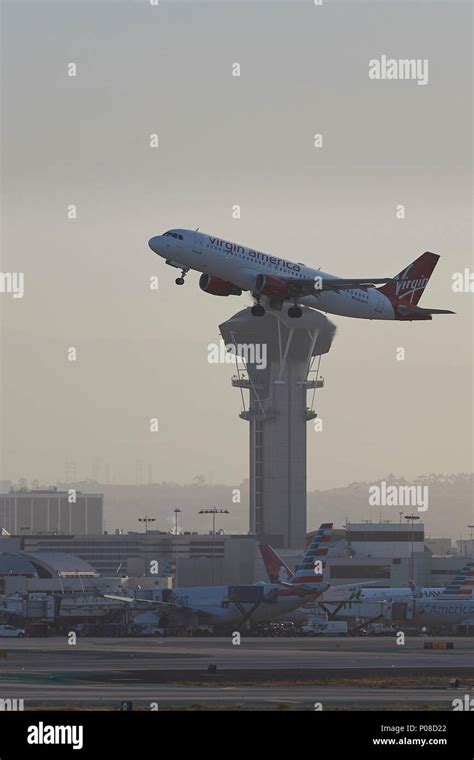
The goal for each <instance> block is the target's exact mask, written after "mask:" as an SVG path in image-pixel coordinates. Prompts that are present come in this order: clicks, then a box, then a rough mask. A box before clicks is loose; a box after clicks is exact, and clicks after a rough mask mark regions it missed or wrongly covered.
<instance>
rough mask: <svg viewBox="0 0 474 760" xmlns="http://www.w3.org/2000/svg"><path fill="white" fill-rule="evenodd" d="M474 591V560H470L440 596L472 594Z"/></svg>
mask: <svg viewBox="0 0 474 760" xmlns="http://www.w3.org/2000/svg"><path fill="white" fill-rule="evenodd" d="M473 592H474V562H468V563H467V565H465V566H464V567H463V569H462V570H460V571H459V573H458V574H457V575H455V576H454V578H453V580H452V581H451V583H450V584H449V586H447V587H446V588H445V589H444V591H442V592H441V594H440V596H449V595H451V596H453V595H458V594H463V595H468V596H470V595H471V594H472V593H473Z"/></svg>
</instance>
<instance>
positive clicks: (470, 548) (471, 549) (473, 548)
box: [466, 525, 474, 557]
mask: <svg viewBox="0 0 474 760" xmlns="http://www.w3.org/2000/svg"><path fill="white" fill-rule="evenodd" d="M466 527H467V528H469V530H470V534H469V552H470V554H469V556H470V557H473V556H474V547H473V545H472V531H473V530H474V525H467V526H466Z"/></svg>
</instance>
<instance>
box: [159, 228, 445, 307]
mask: <svg viewBox="0 0 474 760" xmlns="http://www.w3.org/2000/svg"><path fill="white" fill-rule="evenodd" d="M148 245H149V247H150V248H151V250H152V251H153V252H154V253H156V254H157V255H158V256H161V257H162V258H164V259H165V261H166V263H167V264H169V265H170V266H172V267H176V268H177V269H180V270H181V276H180V277H178V278H177V279H176V284H177V285H183V284H184V278H185V276H186V274H187V273H188V272H189V270H195V271H197V272H202V274H201V277H200V280H199V287H200V288H201V290H203V291H204V292H205V293H209V294H210V295H214V296H230V295H235V296H240V295H241V294H242V291H244V290H246V291H249V292H250V293H251V295H252V296H253V298H254V299H255V304H254V306H253V307H252V315H253V316H255V317H262V316H263V315H264V314H265V308H266V307H268V308H269V309H273V310H275V311H281V309H282V308H283V305H284V304H292V305H290V307H289V309H288V316H289V317H292V318H298V317H301V315H302V310H301V308H300V305H304V306H309V307H311V308H313V309H318V310H319V311H323V312H326V313H329V314H339V315H340V316H343V317H355V318H357V319H377V320H402V321H412V320H428V319H432V315H433V314H453V313H454V312H452V311H448V310H446V309H423V308H420V307H419V306H418V305H417V304H418V301H419V300H420V298H421V296H422V294H423V291H424V289H425V287H426V286H427V284H428V281H429V279H430V277H431V274H432V272H433V270H434V268H435V266H436V264H437V263H438V259H439V256H438V255H437V254H435V253H431V252H430V251H426V252H425V253H423V254H422V255H421V256H420V257H419V258H417V259H416V260H415V261H413V262H412V263H411V264H408V266H407V267H405V269H403V270H402V271H401V272H400V273H399V274H397V275H396V276H395V277H393V276H391V277H350V278H342V277H336V276H335V275H332V274H328V273H327V272H322V271H321V269H314V268H313V267H309V266H307V265H306V264H303V263H301V262H298V263H296V262H293V261H289V260H287V259H282V258H279V257H277V256H274V255H272V254H269V253H263V252H262V251H257V250H255V249H254V248H249V247H247V246H244V245H240V244H238V243H232V242H230V241H228V240H223V239H222V238H219V237H215V236H213V235H208V234H205V233H203V232H199V230H196V231H193V230H187V229H173V230H168V231H167V232H165V233H163V234H162V235H155V236H154V237H152V238H150V240H149V241H148ZM378 285H379V286H380V287H376V286H378Z"/></svg>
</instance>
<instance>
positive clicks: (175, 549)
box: [173, 508, 181, 588]
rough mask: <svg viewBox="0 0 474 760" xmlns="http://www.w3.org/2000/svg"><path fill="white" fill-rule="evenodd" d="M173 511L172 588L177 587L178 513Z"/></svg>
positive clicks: (176, 510) (177, 509) (178, 510)
mask: <svg viewBox="0 0 474 760" xmlns="http://www.w3.org/2000/svg"><path fill="white" fill-rule="evenodd" d="M173 511H174V587H175V588H177V586H178V513H179V512H181V510H180V509H179V508H176V509H175V510H173Z"/></svg>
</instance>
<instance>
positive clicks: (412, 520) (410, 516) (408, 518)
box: [405, 515, 420, 581]
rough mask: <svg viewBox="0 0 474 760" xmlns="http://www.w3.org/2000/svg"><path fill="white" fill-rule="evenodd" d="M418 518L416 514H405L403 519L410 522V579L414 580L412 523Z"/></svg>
mask: <svg viewBox="0 0 474 760" xmlns="http://www.w3.org/2000/svg"><path fill="white" fill-rule="evenodd" d="M419 519H420V518H419V517H418V515H405V520H410V523H411V578H410V580H412V581H414V580H415V579H414V577H413V574H414V556H413V524H414V522H415V520H419Z"/></svg>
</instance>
